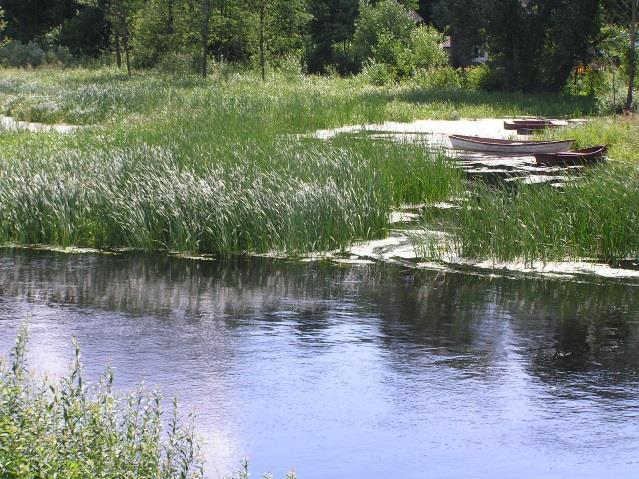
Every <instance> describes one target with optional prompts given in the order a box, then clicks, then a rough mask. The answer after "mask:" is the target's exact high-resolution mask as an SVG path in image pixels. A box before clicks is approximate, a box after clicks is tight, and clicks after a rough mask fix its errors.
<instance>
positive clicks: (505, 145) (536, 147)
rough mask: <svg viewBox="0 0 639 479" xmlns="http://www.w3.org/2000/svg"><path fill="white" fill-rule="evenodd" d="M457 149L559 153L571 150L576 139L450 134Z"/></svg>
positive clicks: (486, 151) (488, 151) (487, 151)
mask: <svg viewBox="0 0 639 479" xmlns="http://www.w3.org/2000/svg"><path fill="white" fill-rule="evenodd" d="M449 138H450V142H451V143H452V145H453V148H454V149H455V150H466V151H477V152H481V153H505V154H510V155H516V154H530V155H533V154H535V153H557V152H560V151H568V150H570V149H571V148H572V147H573V146H574V144H575V140H552V141H526V140H500V139H497V138H482V137H479V136H466V135H450V136H449Z"/></svg>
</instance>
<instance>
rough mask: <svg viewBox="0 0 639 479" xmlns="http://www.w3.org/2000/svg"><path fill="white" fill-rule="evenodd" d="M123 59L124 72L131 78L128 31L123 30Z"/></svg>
mask: <svg viewBox="0 0 639 479" xmlns="http://www.w3.org/2000/svg"><path fill="white" fill-rule="evenodd" d="M124 58H125V60H126V71H127V73H128V74H129V76H131V60H130V58H129V30H128V28H127V29H126V30H124Z"/></svg>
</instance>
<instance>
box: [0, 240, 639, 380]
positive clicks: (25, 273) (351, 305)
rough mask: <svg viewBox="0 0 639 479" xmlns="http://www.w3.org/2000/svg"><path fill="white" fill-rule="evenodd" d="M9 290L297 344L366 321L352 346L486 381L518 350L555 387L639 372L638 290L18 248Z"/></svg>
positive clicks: (1, 287) (328, 340)
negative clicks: (282, 332) (441, 364)
mask: <svg viewBox="0 0 639 479" xmlns="http://www.w3.org/2000/svg"><path fill="white" fill-rule="evenodd" d="M0 294H2V295H3V296H11V297H17V298H24V299H26V300H29V301H45V302H57V303H63V304H71V305H75V306H80V307H89V308H98V309H101V310H104V311H121V312H125V313H127V314H139V315H153V316H159V317H161V318H164V319H163V321H171V323H169V324H179V322H184V321H188V322H196V323H201V326H203V327H204V328H205V329H210V330H213V329H215V330H219V329H221V331H218V334H224V333H223V331H224V330H226V329H227V328H231V329H233V328H255V327H256V325H259V326H260V327H262V328H268V327H270V326H272V327H277V326H278V325H279V324H286V325H288V326H290V327H291V328H292V329H293V330H294V331H296V336H295V337H296V340H297V341H299V342H300V343H302V344H312V345H314V346H316V347H322V346H323V345H324V346H327V347H330V345H331V344H332V342H334V341H335V340H336V339H338V338H337V335H338V334H341V333H342V330H341V329H340V328H339V327H338V325H339V326H342V325H344V324H349V323H353V324H354V325H360V326H364V325H366V326H367V327H368V328H369V329H367V330H366V331H363V332H362V333H361V335H360V336H357V334H355V335H354V336H353V337H350V338H349V340H351V341H370V340H371V338H370V337H367V335H369V334H370V333H371V329H370V328H371V327H374V328H375V334H374V336H375V339H374V341H375V342H376V343H377V344H379V345H381V346H382V347H383V349H384V350H385V351H388V352H389V354H392V355H393V357H395V358H398V360H397V361H395V366H396V367H402V366H405V367H411V366H412V365H415V364H420V363H423V362H424V361H425V360H426V361H446V364H448V365H450V366H452V367H456V368H460V369H464V370H469V371H473V372H474V373H479V372H481V371H485V370H488V369H490V368H491V367H494V365H495V364H496V363H499V361H500V360H501V359H503V358H504V357H505V356H507V355H508V354H512V351H516V352H517V354H518V355H519V358H520V360H523V361H525V362H526V367H527V368H528V370H529V371H530V373H531V374H533V375H535V376H538V377H539V378H541V379H542V380H544V381H549V382H553V381H560V380H561V378H563V377H566V374H569V373H571V372H574V373H584V372H591V373H592V374H593V375H594V376H593V377H595V378H596V377H597V374H604V373H605V374H609V375H610V374H612V373H614V375H613V376H614V378H612V379H611V380H612V381H615V380H618V381H624V380H626V379H627V378H628V377H629V375H628V374H627V373H636V372H638V371H639V347H638V346H639V331H638V327H639V326H638V325H639V295H638V294H637V288H635V287H631V286H624V285H621V284H616V283H608V284H585V283H571V282H566V281H557V280H548V279H515V280H513V279H507V278H486V277H480V276H472V275H463V274H444V273H439V272H426V271H422V272H414V271H408V270H404V269H400V268H396V267H392V266H385V265H374V266H370V267H369V266H355V267H350V266H335V265H330V264H326V263H321V262H319V263H301V262H297V261H282V260H271V259H255V258H253V259H238V260H233V261H194V260H187V259H178V258H172V257H169V256H163V255H143V254H123V255H118V256H100V255H61V254H54V253H29V252H5V253H4V256H3V258H2V260H1V264H0ZM211 322H214V323H215V327H212V326H213V324H208V326H207V323H211ZM204 337H206V334H203V338H204Z"/></svg>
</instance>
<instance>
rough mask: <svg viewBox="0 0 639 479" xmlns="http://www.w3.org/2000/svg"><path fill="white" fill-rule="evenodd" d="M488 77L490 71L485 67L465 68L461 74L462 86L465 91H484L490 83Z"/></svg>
mask: <svg viewBox="0 0 639 479" xmlns="http://www.w3.org/2000/svg"><path fill="white" fill-rule="evenodd" d="M490 75H491V71H490V68H488V66H487V65H477V66H472V67H468V68H465V69H464V70H463V74H462V85H463V86H464V88H465V89H467V90H472V91H478V90H484V89H486V86H487V85H488V84H489V82H490Z"/></svg>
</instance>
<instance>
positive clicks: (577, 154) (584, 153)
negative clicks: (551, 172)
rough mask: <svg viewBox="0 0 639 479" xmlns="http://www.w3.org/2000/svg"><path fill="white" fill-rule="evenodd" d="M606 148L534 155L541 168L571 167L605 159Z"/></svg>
mask: <svg viewBox="0 0 639 479" xmlns="http://www.w3.org/2000/svg"><path fill="white" fill-rule="evenodd" d="M607 152H608V148H607V147H606V146H605V145H599V146H595V147H592V148H586V149H584V150H576V151H570V152H561V153H539V154H536V155H535V160H536V161H537V164H538V165H543V166H571V165H584V164H589V163H597V162H600V161H603V160H604V159H605V156H606V153H607Z"/></svg>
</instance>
